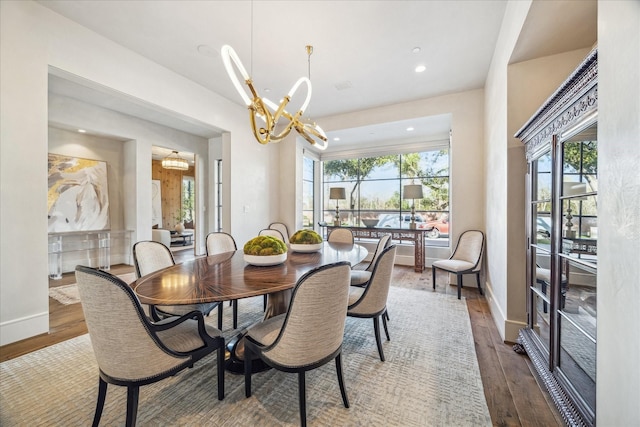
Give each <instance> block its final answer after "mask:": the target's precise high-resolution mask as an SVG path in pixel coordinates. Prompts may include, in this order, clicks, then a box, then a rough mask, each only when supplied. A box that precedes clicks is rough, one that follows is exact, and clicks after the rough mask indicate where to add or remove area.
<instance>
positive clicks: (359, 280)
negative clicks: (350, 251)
mask: <svg viewBox="0 0 640 427" xmlns="http://www.w3.org/2000/svg"><path fill="white" fill-rule="evenodd" d="M369 279H371V272H370V271H364V270H351V286H362V285H365V284H366V283H367V282H368V281H369Z"/></svg>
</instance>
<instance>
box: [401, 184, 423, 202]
mask: <svg viewBox="0 0 640 427" xmlns="http://www.w3.org/2000/svg"><path fill="white" fill-rule="evenodd" d="M422 197H423V196H422V184H412V185H405V186H404V190H403V192H402V198H403V199H422Z"/></svg>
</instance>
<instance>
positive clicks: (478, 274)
mask: <svg viewBox="0 0 640 427" xmlns="http://www.w3.org/2000/svg"><path fill="white" fill-rule="evenodd" d="M476 282H478V290H479V291H480V295H484V294H483V293H482V287H481V286H480V272H477V273H476Z"/></svg>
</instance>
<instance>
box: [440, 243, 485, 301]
mask: <svg viewBox="0 0 640 427" xmlns="http://www.w3.org/2000/svg"><path fill="white" fill-rule="evenodd" d="M483 253H484V233H483V232H482V231H479V230H467V231H465V232H464V233H462V234H461V235H460V238H459V239H458V244H457V245H456V248H455V250H454V251H453V254H452V255H451V257H449V259H444V260H439V261H434V262H433V265H432V268H431V274H432V280H433V289H435V288H436V269H440V270H444V271H446V272H449V273H453V274H455V275H456V278H457V282H458V299H460V297H461V295H462V276H463V275H464V274H475V275H476V281H477V282H478V290H479V291H480V295H483V293H482V287H481V286H480V271H481V269H482V255H483Z"/></svg>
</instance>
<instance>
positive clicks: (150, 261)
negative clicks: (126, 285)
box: [133, 241, 223, 329]
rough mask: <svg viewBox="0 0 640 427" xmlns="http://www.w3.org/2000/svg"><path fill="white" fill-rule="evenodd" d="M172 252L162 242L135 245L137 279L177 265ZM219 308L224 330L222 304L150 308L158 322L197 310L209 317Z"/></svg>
mask: <svg viewBox="0 0 640 427" xmlns="http://www.w3.org/2000/svg"><path fill="white" fill-rule="evenodd" d="M175 263H176V262H175V260H174V259H173V254H172V253H171V250H170V249H169V248H168V247H166V246H165V245H163V244H162V243H160V242H154V241H141V242H137V243H135V244H134V245H133V264H134V266H135V268H136V277H138V278H140V277H142V276H146V275H147V274H150V273H153V272H154V271H158V270H161V269H163V268H167V267H171V266H172V265H175ZM216 307H218V329H222V314H223V313H222V303H221V302H210V303H202V304H184V305H152V306H149V315H150V316H151V318H152V319H154V320H156V321H158V320H160V319H161V318H162V317H169V316H182V315H183V314H187V313H189V312H191V311H194V310H197V311H200V312H202V314H204V315H205V316H208V315H209V313H211V311H212V310H213V309H214V308H216Z"/></svg>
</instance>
